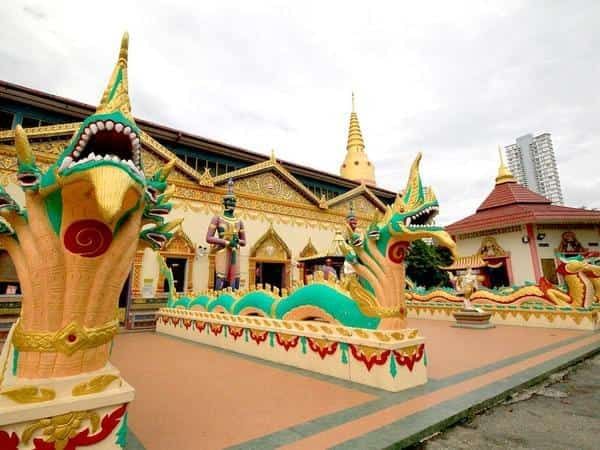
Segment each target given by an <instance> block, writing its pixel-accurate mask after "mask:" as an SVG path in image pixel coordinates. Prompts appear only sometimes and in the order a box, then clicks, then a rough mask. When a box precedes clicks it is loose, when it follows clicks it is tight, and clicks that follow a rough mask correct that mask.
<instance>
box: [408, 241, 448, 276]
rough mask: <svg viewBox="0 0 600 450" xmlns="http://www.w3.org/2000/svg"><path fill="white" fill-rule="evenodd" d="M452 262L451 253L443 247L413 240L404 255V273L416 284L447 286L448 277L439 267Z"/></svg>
mask: <svg viewBox="0 0 600 450" xmlns="http://www.w3.org/2000/svg"><path fill="white" fill-rule="evenodd" d="M450 264H452V254H451V253H450V251H449V250H448V249H446V248H444V247H438V246H436V245H429V244H427V243H425V242H423V241H422V240H420V239H419V240H417V241H414V242H413V243H412V244H411V246H410V252H409V254H408V256H407V257H406V275H407V276H408V277H409V278H410V279H411V280H412V281H413V282H414V283H415V285H416V286H423V287H425V288H431V287H435V286H449V285H450V279H449V277H448V274H447V273H446V271H444V270H442V269H440V267H443V266H448V265H450Z"/></svg>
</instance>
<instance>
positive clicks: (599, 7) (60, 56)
mask: <svg viewBox="0 0 600 450" xmlns="http://www.w3.org/2000/svg"><path fill="white" fill-rule="evenodd" d="M86 4H89V5H90V6H85V5H86ZM599 27H600V2H598V1H570V2H559V1H556V2H554V1H549V0H547V1H507V0H503V1H497V2H487V1H485V2H484V1H473V2H467V1H452V2H448V1H440V2H433V1H429V2H398V1H394V2H352V1H348V0H347V1H342V2H337V1H327V2H323V1H319V2H312V1H307V0H304V1H302V2H283V1H279V2H270V1H261V2H257V1H254V2H249V1H236V2H233V1H225V0H221V1H219V2H215V1H198V0H196V1H189V2H188V1H171V2H166V1H165V2H162V1H149V0H148V1H145V2H139V3H137V4H136V3H135V2H127V1H123V0H121V1H118V2H113V1H102V2H93V3H92V2H74V1H73V2H63V1H52V2H48V1H39V2H38V1H15V2H12V5H11V8H4V9H3V11H2V15H0V61H1V63H0V79H3V80H6V81H9V82H12V83H17V84H21V85H24V86H27V87H31V88H34V89H39V90H43V91H46V92H49V93H52V94H55V95H59V96H63V97H67V98H71V99H74V100H78V101H82V102H86V103H91V104H97V103H98V100H99V98H100V96H101V94H102V91H103V89H104V86H105V84H106V82H107V80H108V77H109V76H110V73H111V70H112V67H113V65H114V63H115V60H116V57H117V54H118V48H119V43H120V39H121V35H122V33H123V32H124V31H128V32H129V34H130V46H129V84H130V96H131V101H132V108H133V112H134V114H135V116H137V117H139V118H143V119H146V120H149V121H152V122H157V123H160V124H163V125H167V126H170V127H174V128H177V129H180V130H183V131H186V132H189V133H193V134H198V135H201V136H204V137H207V138H210V139H215V140H218V141H221V142H226V143H228V144H232V145H235V146H238V147H242V148H246V149H248V150H252V151H255V152H259V153H263V154H265V155H267V154H270V153H271V150H272V149H274V150H275V154H276V156H277V157H278V158H280V159H283V160H285V161H290V162H294V163H298V164H303V165H306V166H309V167H313V168H316V169H319V170H324V171H327V172H330V173H335V174H337V173H339V167H340V165H341V163H342V161H343V159H344V156H345V151H346V150H345V147H346V138H347V129H348V122H349V115H350V111H351V93H352V91H354V92H355V95H356V110H357V112H358V116H359V119H360V124H361V128H362V132H363V136H364V138H365V143H366V151H367V153H368V155H369V158H370V159H371V161H372V162H373V164H374V165H375V167H376V178H377V184H378V185H379V186H381V187H383V188H386V189H389V190H394V191H397V190H401V189H402V188H403V187H404V185H405V182H406V178H407V175H408V169H409V166H410V164H411V162H412V160H413V159H414V157H415V155H416V154H417V153H418V152H419V151H421V152H423V160H422V162H421V175H422V178H423V181H424V183H425V184H427V185H431V186H432V187H433V189H434V190H435V192H436V194H437V197H438V200H439V202H440V216H439V222H440V223H442V224H448V223H451V222H453V221H455V220H458V219H460V218H462V217H465V216H466V215H469V214H471V213H473V212H474V211H475V209H476V208H477V206H478V205H479V204H480V203H481V202H482V201H483V200H484V198H485V197H486V196H487V195H488V194H489V192H490V191H491V189H492V188H493V185H494V177H495V176H496V173H497V169H498V152H497V147H498V145H502V146H505V145H508V144H510V143H513V142H514V141H515V139H516V138H517V137H518V136H522V135H524V134H527V133H532V134H534V135H537V134H540V133H543V132H549V133H551V134H552V139H553V143H554V148H555V153H556V158H557V163H558V168H559V174H560V178H561V184H562V187H563V194H564V197H565V202H566V204H567V205H569V206H576V207H580V206H584V205H585V206H586V207H600V196H599V195H598V192H599V191H600V171H599V170H598V169H599V166H600V164H599V163H600V153H599V146H600V124H599V122H600V52H599V51H598V49H599V48H600V33H598V31H597V30H598V29H599Z"/></svg>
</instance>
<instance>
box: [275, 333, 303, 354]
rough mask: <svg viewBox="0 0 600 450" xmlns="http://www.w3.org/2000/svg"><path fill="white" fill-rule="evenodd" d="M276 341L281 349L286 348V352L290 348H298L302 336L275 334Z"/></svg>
mask: <svg viewBox="0 0 600 450" xmlns="http://www.w3.org/2000/svg"><path fill="white" fill-rule="evenodd" d="M275 339H276V340H277V343H278V344H279V345H280V346H281V347H283V348H285V351H286V352H287V351H288V350H289V349H290V348H296V347H297V346H298V342H300V336H292V335H289V334H279V333H275Z"/></svg>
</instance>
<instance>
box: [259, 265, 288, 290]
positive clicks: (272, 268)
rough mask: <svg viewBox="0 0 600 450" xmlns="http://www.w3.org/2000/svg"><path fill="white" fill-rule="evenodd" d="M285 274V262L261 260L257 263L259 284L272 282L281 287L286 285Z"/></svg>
mask: <svg viewBox="0 0 600 450" xmlns="http://www.w3.org/2000/svg"><path fill="white" fill-rule="evenodd" d="M284 275H285V264H283V263H273V262H271V263H269V262H259V263H257V264H256V283H257V284H262V285H265V284H270V285H271V286H276V287H278V288H279V289H281V288H284V287H285V282H284Z"/></svg>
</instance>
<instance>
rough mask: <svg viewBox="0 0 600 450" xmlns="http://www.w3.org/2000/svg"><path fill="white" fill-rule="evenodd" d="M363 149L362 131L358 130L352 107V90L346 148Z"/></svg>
mask: <svg viewBox="0 0 600 450" xmlns="http://www.w3.org/2000/svg"><path fill="white" fill-rule="evenodd" d="M364 149H365V141H363V137H362V133H361V132H360V124H359V123H358V114H356V110H355V109H354V92H353V93H352V112H351V113H350V127H349V129H348V144H347V145H346V150H348V151H359V152H362V151H364Z"/></svg>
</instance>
